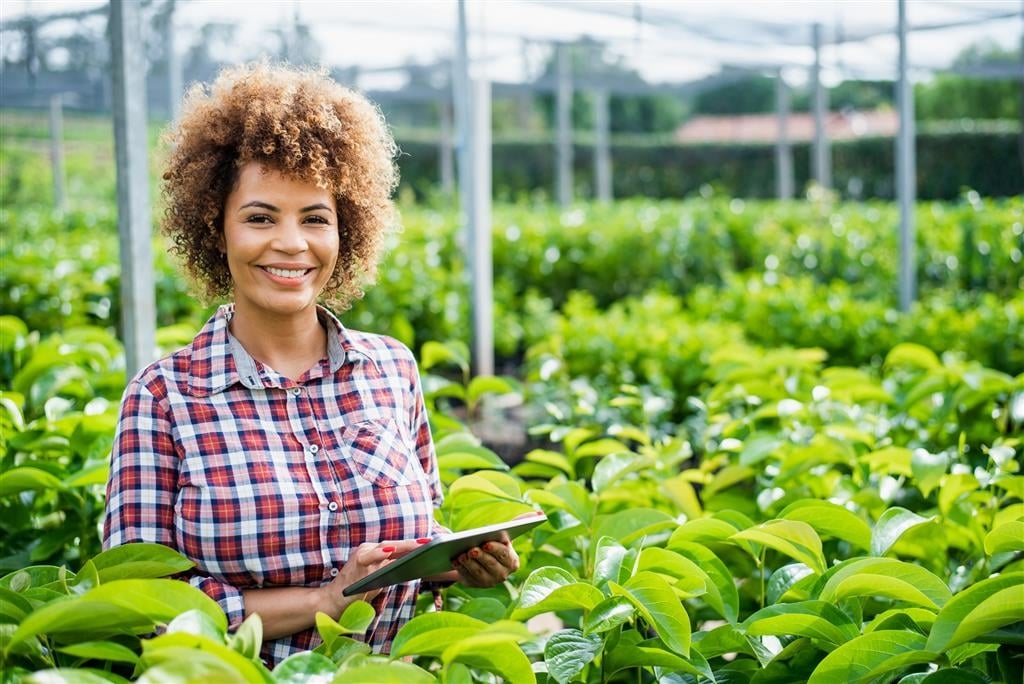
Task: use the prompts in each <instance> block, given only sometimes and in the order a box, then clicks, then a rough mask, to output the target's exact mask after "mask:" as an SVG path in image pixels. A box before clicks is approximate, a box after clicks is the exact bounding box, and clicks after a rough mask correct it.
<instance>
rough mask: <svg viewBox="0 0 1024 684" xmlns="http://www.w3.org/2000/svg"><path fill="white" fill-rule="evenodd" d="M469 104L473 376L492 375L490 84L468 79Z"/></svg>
mask: <svg viewBox="0 0 1024 684" xmlns="http://www.w3.org/2000/svg"><path fill="white" fill-rule="evenodd" d="M471 84H472V96H473V99H472V104H473V180H472V193H473V220H472V231H471V233H470V235H471V237H472V242H471V245H472V246H471V253H472V259H471V261H470V263H471V264H472V268H473V296H472V309H473V360H474V364H473V365H474V372H475V373H476V375H494V273H493V264H492V262H491V258H492V254H491V84H490V83H489V82H488V81H487V80H486V79H478V80H474V81H471Z"/></svg>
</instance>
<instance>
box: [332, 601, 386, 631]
mask: <svg viewBox="0 0 1024 684" xmlns="http://www.w3.org/2000/svg"><path fill="white" fill-rule="evenodd" d="M376 616H377V613H376V612H375V611H374V610H373V606H371V605H370V604H369V603H367V602H366V601H362V600H358V601H353V602H352V603H350V604H349V605H348V607H347V608H346V609H345V612H343V613H342V614H341V617H340V618H339V619H338V625H339V626H340V627H341V628H342V629H344V630H345V632H346V633H347V634H362V633H363V632H365V631H366V630H367V629H369V627H370V625H371V624H373V618H375V617H376Z"/></svg>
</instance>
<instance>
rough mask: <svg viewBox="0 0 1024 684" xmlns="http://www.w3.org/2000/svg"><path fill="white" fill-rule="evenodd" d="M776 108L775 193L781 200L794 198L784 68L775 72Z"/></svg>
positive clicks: (791, 149) (786, 86) (787, 93)
mask: <svg viewBox="0 0 1024 684" xmlns="http://www.w3.org/2000/svg"><path fill="white" fill-rule="evenodd" d="M775 110H776V113H777V114H778V123H779V135H778V137H777V138H776V139H775V195H776V196H777V197H778V198H779V199H780V200H788V199H793V148H792V147H791V146H790V144H789V85H788V84H787V83H786V79H784V78H783V77H782V69H779V70H778V72H777V73H776V74H775Z"/></svg>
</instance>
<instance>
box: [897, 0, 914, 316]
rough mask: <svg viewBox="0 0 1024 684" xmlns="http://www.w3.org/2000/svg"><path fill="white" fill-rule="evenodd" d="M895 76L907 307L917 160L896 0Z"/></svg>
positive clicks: (902, 5) (902, 11) (903, 304)
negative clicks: (896, 47)
mask: <svg viewBox="0 0 1024 684" xmlns="http://www.w3.org/2000/svg"><path fill="white" fill-rule="evenodd" d="M897 26H898V33H899V45H900V52H899V80H898V82H897V93H896V102H897V105H898V106H899V111H900V128H899V133H898V135H897V138H896V194H897V196H898V197H899V203H900V276H899V278H900V282H899V297H900V309H901V310H903V311H909V310H910V306H911V304H913V302H914V299H915V298H916V297H917V282H916V280H917V278H916V275H917V274H916V272H915V266H914V264H915V261H916V259H915V254H914V201H915V200H916V195H917V192H916V184H917V164H916V160H915V158H914V139H915V132H914V91H913V89H912V87H911V83H910V78H909V75H908V74H907V6H906V0H899V19H898V22H897Z"/></svg>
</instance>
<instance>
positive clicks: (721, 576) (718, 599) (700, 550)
mask: <svg viewBox="0 0 1024 684" xmlns="http://www.w3.org/2000/svg"><path fill="white" fill-rule="evenodd" d="M668 548H669V550H671V551H675V552H676V553H678V554H680V555H681V556H684V557H686V558H689V559H690V560H691V561H693V562H694V563H696V564H697V565H698V566H699V567H700V568H701V570H703V571H704V575H705V577H706V578H707V581H706V582H705V584H706V585H707V586H706V589H707V593H706V594H704V597H703V599H704V601H705V602H706V603H707V604H708V605H709V606H711V608H712V609H714V610H715V611H717V612H718V614H719V615H721V616H722V617H723V618H725V619H726V620H728V621H729V622H730V623H733V624H735V622H736V621H737V620H738V619H739V613H740V609H739V605H740V598H739V592H738V591H737V589H736V582H735V581H734V580H733V577H732V573H731V572H729V569H728V568H727V567H726V566H725V563H723V562H722V561H721V560H720V559H719V558H718V556H716V555H715V554H714V553H713V552H712V551H711V550H710V549H708V548H707V547H706V546H703V545H701V544H694V543H693V542H686V541H680V540H676V541H675V542H674V543H673V542H669V547H668Z"/></svg>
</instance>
